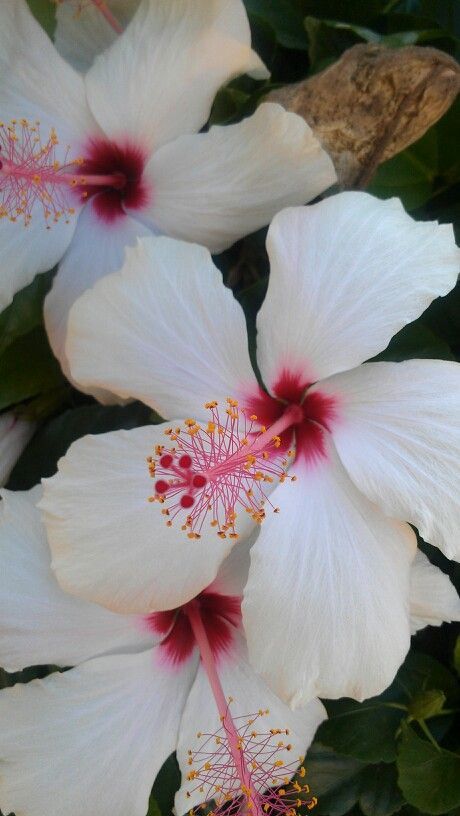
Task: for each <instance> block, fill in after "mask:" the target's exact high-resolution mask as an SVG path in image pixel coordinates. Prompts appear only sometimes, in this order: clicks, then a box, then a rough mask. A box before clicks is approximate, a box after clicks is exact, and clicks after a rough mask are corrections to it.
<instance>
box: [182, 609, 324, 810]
mask: <svg viewBox="0 0 460 816" xmlns="http://www.w3.org/2000/svg"><path fill="white" fill-rule="evenodd" d="M183 610H184V613H185V614H186V615H187V616H188V619H189V621H190V625H191V628H192V631H193V635H194V637H195V641H196V643H197V645H198V648H199V651H200V656H201V662H202V665H203V668H204V670H205V672H206V675H207V678H208V680H209V684H210V687H211V691H212V694H213V697H214V700H215V703H216V706H217V710H218V712H219V716H220V720H221V723H222V727H221V728H220V729H219V731H217V732H215V733H213V734H198V735H197V736H198V738H200V737H203V739H204V742H203V743H202V745H201V746H200V748H199V749H198V750H196V751H191V750H190V751H189V760H188V762H189V766H190V767H191V769H192V770H191V772H190V773H189V775H188V778H189V780H195V781H196V787H195V788H194V792H195V791H196V790H198V791H199V792H200V793H202V794H203V800H202V801H203V803H204V804H205V803H206V802H209V801H210V800H215V803H216V808H215V809H214V810H212V811H211V814H212V816H223V815H224V814H227V815H228V814H231V816H236V815H237V814H238V816H240V814H250V815H251V816H252V815H253V816H298V810H297V809H298V808H299V807H300V806H301V805H306V807H307V808H308V809H309V810H311V809H312V808H313V807H314V805H315V804H316V798H315V797H311V796H308V794H309V787H308V785H305V784H304V783H302V782H299V781H298V780H294V781H292V780H291V777H292V776H293V775H294V774H295V772H296V771H297V770H298V766H299V763H301V762H302V761H303V757H299V758H297V760H294V762H288V763H287V764H286V763H285V762H284V761H281V760H280V758H279V757H280V754H281V752H289V751H290V750H291V746H290V745H289V744H287V745H286V744H285V742H284V741H283V740H280V739H279V736H280V735H284V734H286V735H287V734H288V733H289V731H288V729H271V730H270V731H268V732H265V733H263V732H259V731H255V730H254V724H255V723H257V721H258V720H259V719H260V718H261V717H263V716H264V715H265V714H268V713H269V712H268V711H263V710H260V711H259V712H258V713H257V714H255V715H250V716H244V717H236V718H233V717H232V715H231V713H230V706H229V702H228V701H227V700H226V698H225V695H224V692H223V689H222V685H221V682H220V679H219V675H218V671H217V665H216V660H215V656H214V654H213V651H212V648H211V645H210V642H209V639H208V636H207V633H206V628H205V625H204V622H203V619H202V615H201V611H200V606H199V603H198V602H197V601H196V599H194V600H193V601H190V602H189V603H188V604H186V605H185V606H184V607H183ZM240 722H241V725H240ZM194 765H195V766H197V767H195V768H193V766H194ZM298 772H299V777H300V778H302V777H304V776H305V769H304V768H303V767H301V768H300V769H299V771H298ZM187 795H191V794H187ZM204 804H203V807H204Z"/></svg>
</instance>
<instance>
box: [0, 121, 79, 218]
mask: <svg viewBox="0 0 460 816" xmlns="http://www.w3.org/2000/svg"><path fill="white" fill-rule="evenodd" d="M58 146H59V138H58V135H57V133H56V131H55V130H54V128H51V130H50V132H49V135H48V137H47V138H44V137H42V134H41V131H40V122H38V121H36V122H29V121H28V120H27V119H20V120H17V119H12V120H11V121H10V122H9V123H5V122H0V218H8V219H9V220H10V221H11V222H13V223H16V222H17V221H18V220H20V221H21V222H22V223H23V225H24V226H25V227H27V226H28V225H29V224H30V221H31V219H32V213H33V209H34V205H35V204H37V203H38V205H39V206H40V207H41V209H42V212H43V215H44V218H45V222H46V225H47V227H48V228H49V227H51V226H52V224H53V223H57V222H58V221H60V220H61V219H64V220H65V221H66V222H68V221H69V219H70V217H71V216H72V215H74V214H75V207H74V206H73V204H74V203H75V201H74V198H73V196H72V194H71V180H72V179H74V178H78V176H75V175H74V174H75V170H76V169H77V168H78V167H79V165H80V164H81V159H79V158H77V159H74V160H73V161H70V160H69V158H68V155H69V150H70V148H67V149H66V150H65V160H64V162H60V161H58V159H57V155H56V150H57V148H58Z"/></svg>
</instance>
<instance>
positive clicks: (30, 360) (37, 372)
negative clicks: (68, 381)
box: [0, 326, 65, 410]
mask: <svg viewBox="0 0 460 816" xmlns="http://www.w3.org/2000/svg"><path fill="white" fill-rule="evenodd" d="M64 382H65V380H64V377H63V375H62V373H61V369H60V367H59V364H58V362H57V360H56V359H55V357H53V354H52V352H51V349H50V347H49V344H48V339H47V337H46V334H45V331H44V329H43V328H42V327H41V326H39V327H37V328H35V329H33V330H32V331H31V332H29V333H28V334H25V335H23V336H22V337H18V339H17V340H15V341H14V342H13V343H12V344H11V345H9V346H8V348H7V349H6V351H5V352H4V354H3V355H2V357H0V410H3V409H5V408H8V407H9V406H11V405H17V404H18V403H20V402H24V400H27V399H30V398H31V397H35V396H37V395H38V394H42V393H44V392H47V391H51V390H53V389H55V388H57V387H58V386H60V385H63V384H64Z"/></svg>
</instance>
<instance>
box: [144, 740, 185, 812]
mask: <svg viewBox="0 0 460 816" xmlns="http://www.w3.org/2000/svg"><path fill="white" fill-rule="evenodd" d="M180 780H181V775H180V770H179V765H178V763H177V759H176V755H175V754H171V756H169V757H168V759H167V760H166V762H165V763H164V764H163V766H162V767H161V768H160V771H159V773H158V776H157V778H156V779H155V784H154V786H153V789H152V795H151V797H150V804H151V803H152V799H153V800H154V801H155V806H156V807H157V808H159V810H160V813H161V814H162V816H171V814H172V810H173V807H174V796H175V794H176V791H178V790H179V788H180ZM148 816H150V810H149V814H148ZM153 816H155V813H153Z"/></svg>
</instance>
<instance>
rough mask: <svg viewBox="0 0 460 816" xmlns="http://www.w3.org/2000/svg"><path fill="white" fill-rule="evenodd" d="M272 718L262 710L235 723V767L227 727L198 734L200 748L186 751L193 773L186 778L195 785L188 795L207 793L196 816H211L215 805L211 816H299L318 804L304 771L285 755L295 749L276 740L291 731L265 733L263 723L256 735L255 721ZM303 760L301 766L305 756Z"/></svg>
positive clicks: (280, 730) (195, 810) (302, 767)
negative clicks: (207, 815)
mask: <svg viewBox="0 0 460 816" xmlns="http://www.w3.org/2000/svg"><path fill="white" fill-rule="evenodd" d="M268 713H269V712H268V711H267V710H263V709H261V710H259V711H258V712H257V713H256V714H253V715H250V716H247V715H245V716H241V717H233V718H232V722H233V723H234V725H235V727H236V734H237V749H238V752H239V754H240V760H239V761H238V763H237V764H235V756H234V754H233V753H232V750H231V744H230V742H231V738H230V733H229V731H228V730H227V729H228V726H227V725H226V722H223V723H222V725H221V727H220V729H219V730H218V731H217V732H214V733H200V737H199V739H201V740H202V743H201V745H200V746H199V748H197V749H196V750H192V749H189V751H188V763H189V765H191V771H190V772H189V773H188V777H187V778H188V781H189V782H193V783H194V784H193V786H191V787H190V788H189V790H188V791H187V793H186V795H187V797H188V798H191V797H193V798H195V797H196V794H197V792H198V793H203V794H204V797H203V801H202V803H201V804H200V805H199V806H198V807H196V808H194V810H193V813H194V814H200V813H202V812H203V811H204V810H206V811H207V812H208V811H209V807H210V803H211V802H212V803H213V804H212V810H211V812H212V814H213V816H221V814H222V816H223V814H224V813H225V814H230V816H236V814H241V813H244V812H249V813H252V814H254V816H263V815H264V814H268V816H298V812H299V808H301V807H305V806H306V807H307V808H308V809H309V810H310V809H312V808H313V807H314V805H315V804H316V803H317V800H316V797H312V796H310V795H309V793H310V789H309V787H308V785H307V784H305V783H304V782H302V781H301V780H302V779H303V778H304V776H305V767H304V766H303V765H302V766H301V767H300V768H299V760H296V761H290V759H288V757H287V756H286V754H287V752H288V751H289V750H290V749H291V747H292V746H290V745H289V746H288V745H285V744H284V743H283V742H282V741H281V740H279V739H277V738H276V736H274V735H278V734H287V733H289V730H288V729H282V728H280V729H278V728H277V729H266V728H265V729H264V727H263V722H261V723H260V727H259V728H257V730H256V729H254V728H253V724H254V722H256V720H259V721H260V720H261V719H262V718H263V717H266V716H267V715H268ZM258 724H259V723H258ZM300 760H301V761H302V762H303V757H300Z"/></svg>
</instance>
